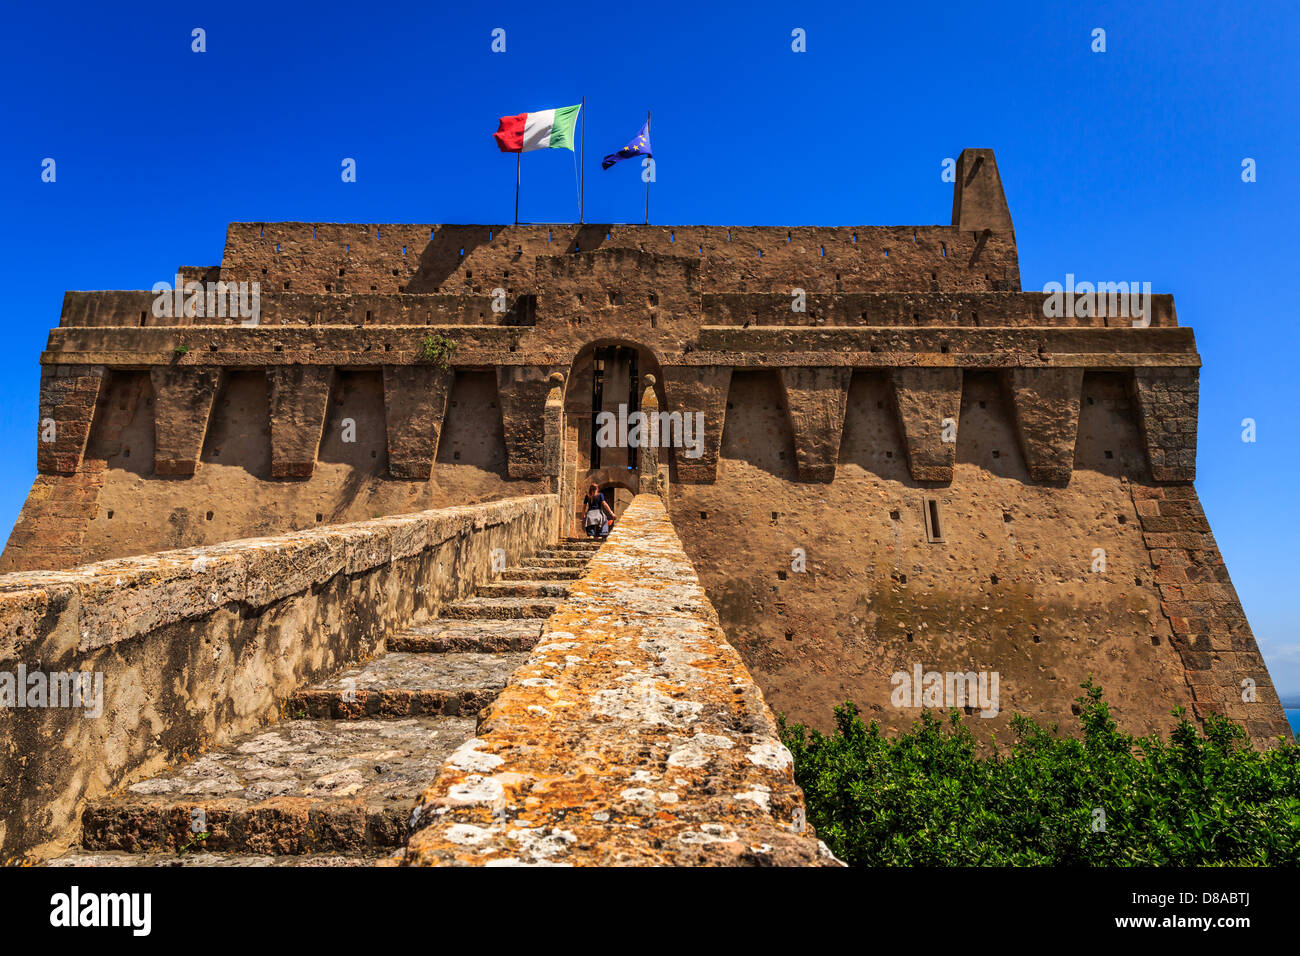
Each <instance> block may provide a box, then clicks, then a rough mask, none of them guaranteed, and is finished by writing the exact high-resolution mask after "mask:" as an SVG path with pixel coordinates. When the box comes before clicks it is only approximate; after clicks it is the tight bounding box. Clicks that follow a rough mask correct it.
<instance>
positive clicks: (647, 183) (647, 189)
mask: <svg viewBox="0 0 1300 956" xmlns="http://www.w3.org/2000/svg"><path fill="white" fill-rule="evenodd" d="M645 138H646V139H650V111H649V110H646V111H645ZM650 162H651V163H653V162H654V160H653V159H652V160H650ZM650 168H651V169H653V168H654V167H653V166H651V167H650ZM650 179H651V177H650V176H647V177H646V178H645V224H646V225H647V226H648V225H650Z"/></svg>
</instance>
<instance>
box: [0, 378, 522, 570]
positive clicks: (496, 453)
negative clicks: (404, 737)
mask: <svg viewBox="0 0 1300 956" xmlns="http://www.w3.org/2000/svg"><path fill="white" fill-rule="evenodd" d="M295 369H296V370H298V371H299V373H301V370H303V369H315V370H317V372H318V373H319V374H317V375H316V377H315V378H314V381H315V382H316V388H315V394H314V396H313V394H312V393H311V390H308V389H305V388H303V387H301V383H299V384H298V385H295V386H293V387H292V388H290V389H289V390H288V394H287V395H284V394H281V395H280V400H279V403H278V406H277V407H276V408H275V414H272V397H273V395H274V394H275V392H276V386H275V378H276V374H277V373H280V372H289V371H291V370H295ZM158 371H159V370H158V369H154V370H153V373H151V372H149V371H143V370H136V371H131V370H126V369H118V370H114V371H113V372H111V374H109V375H108V376H107V378H108V383H109V384H108V385H106V386H105V387H104V389H103V394H102V396H101V400H100V401H99V403H98V406H97V407H98V411H97V413H96V416H95V422H94V428H93V429H92V430H91V437H90V439H89V441H88V447H87V451H86V455H85V457H84V459H83V461H82V463H81V468H80V470H79V471H77V472H76V473H74V474H71V475H68V476H59V477H56V476H54V475H38V476H37V479H36V481H35V483H34V485H33V489H32V493H31V494H30V495H29V497H28V500H27V502H26V503H25V505H24V507H23V510H22V512H21V513H20V514H19V516H18V521H17V523H16V525H15V528H14V532H13V534H12V536H11V537H10V539H9V544H8V545H7V546H6V550H5V552H4V555H3V556H2V557H0V571H6V572H8V571H21V570H35V569H39V568H66V567H70V566H72V565H74V564H81V563H87V562H91V561H100V560H105V559H107V558H117V557H122V556H125V555H130V554H147V553H150V552H153V551H161V550H166V549H169V548H184V547H195V546H199V545H211V544H217V543H219V542H222V541H229V540H232V539H236V538H245V537H253V536H258V535H266V534H280V533H283V532H287V531H298V530H303V529H308V528H313V527H316V526H318V525H322V524H332V523H335V522H346V521H359V520H364V519H367V518H374V517H379V516H382V515H389V514H402V513H406V512H409V511H413V510H419V509H424V508H441V507H448V506H451V505H459V504H472V503H475V502H481V501H490V500H495V499H500V498H509V497H514V496H517V495H520V494H534V493H538V492H540V491H542V490H543V485H542V482H541V480H540V479H539V478H525V479H512V478H510V477H509V476H508V475H507V471H506V466H505V439H504V435H503V433H502V426H501V415H500V411H499V409H498V403H497V395H496V389H495V381H494V379H493V376H492V373H491V372H478V373H475V372H465V373H461V374H460V375H458V376H456V378H457V381H458V383H459V384H458V385H457V387H456V389H453V392H452V394H451V401H452V402H456V403H457V404H456V405H454V406H450V407H448V408H447V409H446V410H447V411H448V412H450V413H451V414H448V415H447V421H448V422H449V423H451V428H450V429H445V431H449V432H450V434H451V435H452V436H454V437H453V439H452V441H451V443H450V444H449V445H447V446H445V451H446V454H445V455H443V454H442V451H441V449H444V446H443V445H442V443H440V442H439V441H438V434H439V433H440V432H442V431H444V429H441V428H440V427H437V426H433V425H431V424H430V423H429V420H428V419H427V418H424V419H422V418H420V411H421V409H424V408H426V407H427V402H425V401H423V399H424V398H425V397H426V395H427V393H426V391H425V390H421V389H415V390H408V391H403V390H402V388H401V385H400V383H394V382H389V386H390V388H389V389H387V390H386V388H385V378H384V374H383V372H382V370H380V369H371V370H365V369H337V370H335V369H333V368H332V367H328V366H326V367H324V368H323V369H322V368H321V367H318V366H281V367H279V369H272V370H271V374H268V373H267V372H266V371H262V370H248V369H244V370H239V369H232V370H228V371H227V370H222V369H217V370H216V371H217V372H219V373H220V374H218V375H217V376H216V377H215V378H211V379H205V382H206V387H207V388H208V390H209V391H210V393H211V399H210V402H209V403H208V405H205V406H204V407H210V413H209V414H208V416H207V418H206V419H204V420H202V421H200V420H198V419H196V417H195V415H194V414H193V411H192V409H193V408H194V405H193V402H192V401H191V400H189V399H188V398H187V396H188V395H189V393H190V391H192V389H191V390H187V389H185V388H182V387H179V386H177V387H172V388H171V390H170V391H171V394H172V398H171V399H170V400H171V401H172V403H173V409H174V411H173V412H170V413H169V412H168V411H167V410H166V409H165V408H164V409H160V403H159V401H158V398H157V395H158V393H157V391H156V389H155V379H156V378H158V377H159V376H158ZM171 371H172V373H175V372H176V371H177V370H175V369H173V370H171ZM448 375H449V377H450V376H451V373H448ZM179 381H180V382H181V383H182V385H183V384H184V383H185V379H184V377H183V376H182V377H181V378H180V379H179ZM281 391H282V392H283V391H284V389H282V390H281ZM177 395H179V396H180V397H179V399H178V398H177V397H176V396H177ZM386 395H388V396H389V398H390V399H391V403H398V402H400V401H402V400H405V399H414V400H415V407H414V410H413V414H412V415H410V416H407V417H405V418H400V417H397V415H396V412H395V411H394V410H393V409H391V408H389V407H388V405H386V400H385V396H386ZM205 401H206V400H205ZM448 404H449V403H448ZM308 406H310V407H308ZM160 410H161V411H162V412H163V414H162V416H161V417H160V415H159V412H160ZM390 412H391V413H392V417H390ZM437 420H438V421H441V420H442V417H441V415H439V416H438V417H437ZM173 421H174V422H175V425H174V426H173V425H169V424H168V423H169V422H173ZM160 434H161V436H162V441H163V444H164V445H166V446H167V449H168V450H167V451H166V454H165V455H163V456H161V457H160V455H159V447H160V446H159V437H158V436H159V435H160ZM413 442H414V443H415V444H414V445H413V444H412V443H413ZM390 445H392V446H395V447H398V448H399V450H400V451H401V452H402V453H403V454H407V455H408V456H409V455H411V454H414V455H416V456H417V457H416V458H415V459H409V460H416V461H419V460H423V461H424V462H425V469H426V470H425V472H424V473H423V475H422V476H421V475H418V474H412V473H411V471H410V469H408V471H407V473H406V475H405V476H404V477H402V478H400V479H398V480H395V479H394V477H393V476H392V474H391V471H390ZM412 448H414V451H412ZM435 454H437V455H438V456H439V457H441V458H442V459H443V460H441V461H440V462H439V463H438V464H437V466H436V467H434V465H433V461H434V457H435ZM419 455H423V456H424V458H423V459H419V458H418V456H419ZM458 455H459V456H460V457H459V458H458V457H457V456H458ZM159 462H161V463H162V464H163V470H162V471H160V470H159V468H158V465H159ZM277 467H278V470H277Z"/></svg>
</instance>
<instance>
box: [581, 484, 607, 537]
mask: <svg viewBox="0 0 1300 956" xmlns="http://www.w3.org/2000/svg"><path fill="white" fill-rule="evenodd" d="M582 527H583V530H584V531H586V532H587V537H589V538H604V537H607V536H608V535H609V532H610V530H611V529H612V528H613V527H614V512H613V511H611V510H610V507H609V504H608V503H607V502H606V501H605V496H604V495H602V494H601V493H600V489H599V488H598V487H596V486H595V485H594V484H593V485H592V486H591V487H590V488H588V489H587V496H586V497H585V498H583V499H582Z"/></svg>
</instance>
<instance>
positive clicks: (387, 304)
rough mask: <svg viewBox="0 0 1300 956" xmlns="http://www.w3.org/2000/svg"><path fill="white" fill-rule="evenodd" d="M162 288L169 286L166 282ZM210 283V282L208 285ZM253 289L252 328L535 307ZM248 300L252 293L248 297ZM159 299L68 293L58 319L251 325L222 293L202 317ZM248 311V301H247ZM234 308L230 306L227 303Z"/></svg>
mask: <svg viewBox="0 0 1300 956" xmlns="http://www.w3.org/2000/svg"><path fill="white" fill-rule="evenodd" d="M165 281H171V277H168V278H167V280H165ZM214 281H215V280H214ZM252 281H258V282H259V289H258V295H259V298H258V303H259V311H258V316H257V324H258V325H269V326H278V325H306V326H330V325H344V326H351V327H364V326H378V325H399V326H400V325H419V326H428V325H452V326H461V325H531V324H532V322H533V309H534V302H533V299H532V298H531V297H529V296H518V297H515V298H514V299H513V300H512V301H511V302H509V303H508V304H507V308H506V310H505V311H504V312H499V311H494V310H493V308H492V305H493V299H492V297H491V296H490V295H463V296H462V295H455V296H452V295H436V294H431V295H397V294H393V295H378V294H373V293H372V294H365V295H363V294H357V295H350V296H347V297H346V298H345V297H342V296H339V295H329V294H321V295H312V294H306V293H299V292H290V291H288V290H281V289H280V287H279V286H277V287H272V286H271V285H270V284H268V283H267V282H264V281H261V280H257V279H254V280H252ZM248 292H249V296H250V297H251V294H252V289H251V287H250V288H249V290H248ZM160 295H162V294H161V293H153V292H67V293H64V296H63V308H62V311H61V312H60V315H59V327H60V328H112V327H115V328H177V327H187V326H217V327H222V326H230V325H242V324H244V323H245V322H251V321H252V320H251V318H249V319H246V318H245V317H244V316H242V315H241V314H239V313H238V312H237V311H236V307H235V306H236V305H243V304H244V299H242V298H241V299H234V298H232V297H231V295H230V294H229V293H227V296H226V300H225V303H224V305H223V304H222V302H221V300H219V299H218V298H216V297H215V293H214V298H213V299H212V302H211V303H209V302H208V300H207V292H206V288H205V291H204V299H203V306H202V314H193V315H192V314H189V311H193V312H195V313H198V312H199V311H200V309H199V306H198V304H197V299H196V300H195V305H194V306H193V307H192V309H191V308H190V307H189V306H187V304H186V299H184V298H183V299H182V300H181V305H180V308H179V309H178V308H177V307H176V301H175V298H174V297H172V299H171V301H170V302H166V301H164V303H163V305H162V306H161V307H160V308H159V311H162V312H164V313H165V314H164V315H161V316H158V315H155V314H154V307H155V305H156V304H157V303H158V301H159V297H160ZM248 301H249V303H250V304H251V298H250V299H249V300H248ZM232 303H234V304H232Z"/></svg>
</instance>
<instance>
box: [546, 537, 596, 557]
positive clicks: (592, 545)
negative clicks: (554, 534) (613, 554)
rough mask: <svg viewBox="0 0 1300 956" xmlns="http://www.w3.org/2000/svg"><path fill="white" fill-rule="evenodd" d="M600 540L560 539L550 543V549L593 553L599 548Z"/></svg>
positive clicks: (574, 552)
mask: <svg viewBox="0 0 1300 956" xmlns="http://www.w3.org/2000/svg"><path fill="white" fill-rule="evenodd" d="M600 545H601V542H599V541H595V540H591V541H586V540H584V541H561V542H560V543H559V544H553V545H550V546H549V547H550V550H553V551H566V552H569V553H572V554H588V555H590V554H595V553H596V552H597V551H599V550H600Z"/></svg>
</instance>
